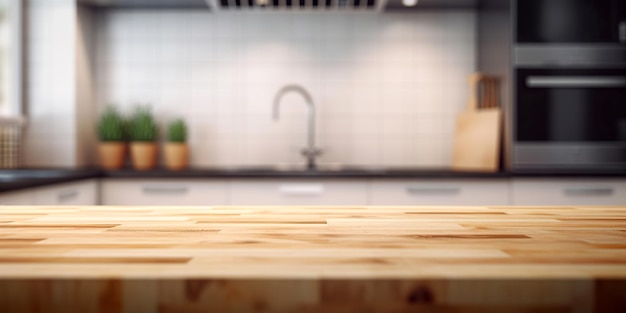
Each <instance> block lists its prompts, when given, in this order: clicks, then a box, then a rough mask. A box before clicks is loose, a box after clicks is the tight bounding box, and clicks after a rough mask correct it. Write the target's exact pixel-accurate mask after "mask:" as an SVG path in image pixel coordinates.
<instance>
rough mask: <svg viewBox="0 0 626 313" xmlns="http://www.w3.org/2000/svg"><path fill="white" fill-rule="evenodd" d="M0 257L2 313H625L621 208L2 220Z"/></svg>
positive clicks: (49, 215) (235, 211) (39, 214)
mask: <svg viewBox="0 0 626 313" xmlns="http://www.w3.org/2000/svg"><path fill="white" fill-rule="evenodd" d="M0 251H1V253H0V277H1V280H0V307H2V308H3V312H155V313H156V312H364V311H366V310H365V308H368V311H367V312H417V311H419V312H603V313H604V312H622V313H623V312H624V308H626V297H624V295H625V294H626V208H620V207H611V208H607V207H576V208H574V207H194V208H188V207H185V208H183V207H20V208H16V207H3V208H0ZM33 303H38V304H37V305H34V304H33ZM7 308H8V309H7Z"/></svg>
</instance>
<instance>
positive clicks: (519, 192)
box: [512, 179, 626, 206]
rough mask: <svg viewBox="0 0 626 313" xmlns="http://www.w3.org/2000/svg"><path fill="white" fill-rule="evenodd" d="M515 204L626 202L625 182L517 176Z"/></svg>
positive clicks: (621, 204) (612, 203) (610, 203)
mask: <svg viewBox="0 0 626 313" xmlns="http://www.w3.org/2000/svg"><path fill="white" fill-rule="evenodd" d="M512 193H513V204H514V205H558V206H560V205H583V206H584V205H591V206H595V205H611V206H613V205H619V206H623V205H626V182H623V181H621V180H617V179H591V180H590V179H555V180H544V179H515V180H513V182H512Z"/></svg>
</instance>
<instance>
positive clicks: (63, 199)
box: [33, 180, 98, 205]
mask: <svg viewBox="0 0 626 313" xmlns="http://www.w3.org/2000/svg"><path fill="white" fill-rule="evenodd" d="M33 201H34V204H35V205H97V204H98V183H97V181H96V180H85V181H79V182H72V183H67V184H58V185H53V186H50V187H42V188H36V189H33Z"/></svg>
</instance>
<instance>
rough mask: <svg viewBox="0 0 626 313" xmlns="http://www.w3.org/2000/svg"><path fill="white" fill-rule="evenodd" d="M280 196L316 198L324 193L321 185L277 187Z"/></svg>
mask: <svg viewBox="0 0 626 313" xmlns="http://www.w3.org/2000/svg"><path fill="white" fill-rule="evenodd" d="M279 191H280V193H281V194H283V195H285V196H288V197H316V196H321V195H322V194H323V193H324V186H322V185H284V186H280V187H279Z"/></svg>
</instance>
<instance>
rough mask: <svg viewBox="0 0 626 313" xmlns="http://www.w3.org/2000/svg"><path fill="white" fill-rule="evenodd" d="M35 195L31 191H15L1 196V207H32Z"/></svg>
mask: <svg viewBox="0 0 626 313" xmlns="http://www.w3.org/2000/svg"><path fill="white" fill-rule="evenodd" d="M32 204H33V195H32V193H31V192H30V191H14V192H7V193H2V194H0V205H32Z"/></svg>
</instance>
